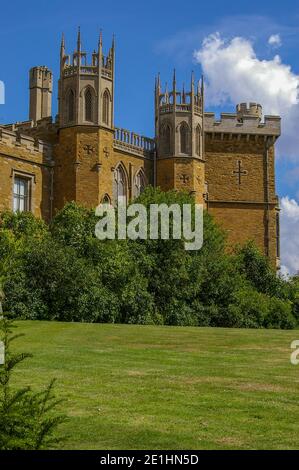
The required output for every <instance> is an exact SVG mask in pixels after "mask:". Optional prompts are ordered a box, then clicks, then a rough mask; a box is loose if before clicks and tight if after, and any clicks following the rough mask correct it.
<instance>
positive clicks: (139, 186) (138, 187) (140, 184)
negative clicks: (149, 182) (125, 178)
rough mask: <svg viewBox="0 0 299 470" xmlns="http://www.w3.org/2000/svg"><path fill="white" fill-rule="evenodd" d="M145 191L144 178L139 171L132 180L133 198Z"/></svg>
mask: <svg viewBox="0 0 299 470" xmlns="http://www.w3.org/2000/svg"><path fill="white" fill-rule="evenodd" d="M144 189H145V178H144V174H143V171H142V170H139V171H138V173H136V175H135V179H134V196H135V197H138V196H140V194H141V193H143V191H144Z"/></svg>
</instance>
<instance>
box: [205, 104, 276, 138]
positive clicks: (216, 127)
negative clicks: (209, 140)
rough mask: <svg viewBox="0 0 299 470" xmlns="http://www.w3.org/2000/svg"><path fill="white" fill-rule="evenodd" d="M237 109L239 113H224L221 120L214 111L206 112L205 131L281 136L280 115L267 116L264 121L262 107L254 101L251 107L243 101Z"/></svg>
mask: <svg viewBox="0 0 299 470" xmlns="http://www.w3.org/2000/svg"><path fill="white" fill-rule="evenodd" d="M237 111H238V112H237V114H233V113H222V114H221V117H220V120H216V117H215V114H214V113H205V119H204V129H205V132H212V133H214V132H218V133H219V132H220V133H229V134H254V135H265V136H267V135H268V136H275V137H279V136H280V134H281V118H280V116H265V117H264V121H263V122H262V120H261V119H262V114H261V111H262V107H261V106H260V105H257V104H254V103H251V104H250V105H249V107H248V106H247V104H244V103H242V104H241V105H238V107H237ZM241 116H242V117H241Z"/></svg>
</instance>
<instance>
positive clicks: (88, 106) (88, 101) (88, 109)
mask: <svg viewBox="0 0 299 470" xmlns="http://www.w3.org/2000/svg"><path fill="white" fill-rule="evenodd" d="M92 114H93V102H92V93H91V90H90V88H88V89H87V90H86V92H85V121H89V122H92V121H93V119H92Z"/></svg>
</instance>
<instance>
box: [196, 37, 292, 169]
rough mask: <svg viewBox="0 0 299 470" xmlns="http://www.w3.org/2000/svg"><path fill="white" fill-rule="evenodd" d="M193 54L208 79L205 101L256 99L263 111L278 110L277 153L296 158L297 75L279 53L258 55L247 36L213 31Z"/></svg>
mask: <svg viewBox="0 0 299 470" xmlns="http://www.w3.org/2000/svg"><path fill="white" fill-rule="evenodd" d="M194 57H195V60H196V61H197V62H198V63H200V64H201V66H202V69H203V72H204V75H205V78H206V81H207V88H206V100H207V104H208V105H209V104H210V105H216V106H217V105H218V106H219V105H224V104H227V103H233V104H237V103H239V102H245V101H248V102H249V101H253V102H255V101H256V102H259V103H260V104H261V105H262V106H263V110H264V114H279V115H280V116H281V117H282V130H283V133H282V137H281V138H280V139H279V144H278V150H279V154H280V155H283V156H284V157H288V158H290V157H292V158H293V159H295V160H298V161H299V152H298V148H299V133H298V120H299V100H298V88H299V75H296V74H295V73H294V72H293V71H292V69H291V67H290V66H289V65H287V64H284V63H283V62H282V61H281V58H280V56H279V55H275V57H273V59H271V60H265V59H264V60H262V59H259V58H258V57H257V54H256V52H255V50H254V48H253V44H252V42H251V41H249V40H248V39H245V38H243V37H235V38H233V39H232V40H230V41H225V40H224V39H223V38H222V37H221V35H220V34H219V33H215V34H212V35H210V36H208V37H206V38H205V39H204V41H203V43H202V47H201V49H199V50H196V51H195V52H194Z"/></svg>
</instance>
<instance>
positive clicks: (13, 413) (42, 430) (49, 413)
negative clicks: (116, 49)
mask: <svg viewBox="0 0 299 470" xmlns="http://www.w3.org/2000/svg"><path fill="white" fill-rule="evenodd" d="M13 326H14V325H13V324H12V322H11V321H9V320H7V318H6V317H3V318H2V319H0V332H1V335H0V337H1V340H2V341H3V342H4V345H5V364H4V365H3V366H0V450H39V449H45V448H49V447H51V446H53V445H55V444H57V443H58V442H60V441H61V438H60V439H59V438H58V437H57V436H55V434H54V432H55V430H56V428H57V427H58V425H59V424H60V423H62V422H63V421H64V417H63V416H62V415H60V414H58V413H57V412H56V408H57V405H58V404H59V403H60V400H57V399H56V398H55V395H54V380H53V381H51V382H50V384H49V385H48V386H47V387H46V388H45V390H44V391H41V392H32V391H31V390H30V388H28V387H27V388H22V389H15V388H12V386H11V378H12V373H13V372H14V369H15V367H16V366H17V365H18V364H20V363H21V362H23V361H24V360H25V359H26V358H28V357H30V355H28V354H13V353H12V352H11V343H12V341H14V339H16V338H17V337H18V336H20V335H13V334H12V328H13Z"/></svg>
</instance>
